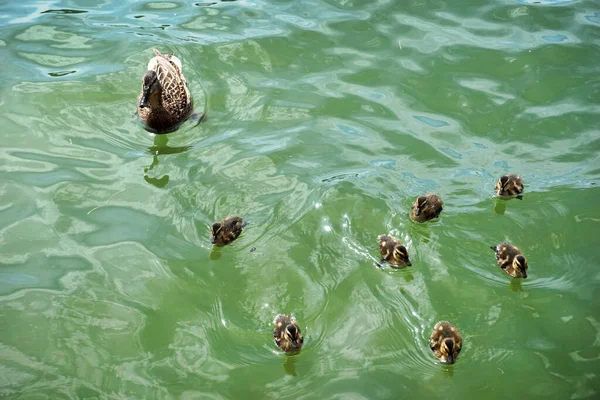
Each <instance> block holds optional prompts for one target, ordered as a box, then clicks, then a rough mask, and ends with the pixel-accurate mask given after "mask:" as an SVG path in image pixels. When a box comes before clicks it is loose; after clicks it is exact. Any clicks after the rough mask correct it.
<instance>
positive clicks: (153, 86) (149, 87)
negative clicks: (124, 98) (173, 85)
mask: <svg viewBox="0 0 600 400" xmlns="http://www.w3.org/2000/svg"><path fill="white" fill-rule="evenodd" d="M160 90H161V87H160V83H159V82H158V76H157V75H156V72H154V71H152V70H148V71H146V73H145V74H144V78H143V79H142V98H141V99H140V108H144V107H148V103H149V102H150V98H151V97H152V95H153V94H154V93H160Z"/></svg>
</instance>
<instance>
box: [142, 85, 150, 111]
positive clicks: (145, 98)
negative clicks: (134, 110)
mask: <svg viewBox="0 0 600 400" xmlns="http://www.w3.org/2000/svg"><path fill="white" fill-rule="evenodd" d="M149 96H150V88H148V89H147V90H144V92H143V93H142V98H141V99H140V108H145V107H148V97H149Z"/></svg>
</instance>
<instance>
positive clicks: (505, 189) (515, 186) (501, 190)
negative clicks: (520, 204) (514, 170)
mask: <svg viewBox="0 0 600 400" xmlns="http://www.w3.org/2000/svg"><path fill="white" fill-rule="evenodd" d="M494 190H495V191H496V194H497V195H498V197H500V198H501V199H503V200H510V199H513V198H517V199H519V200H523V196H522V195H521V193H523V180H522V179H521V177H520V176H519V175H513V174H511V175H502V176H501V177H500V179H498V182H497V183H496V186H495V188H494Z"/></svg>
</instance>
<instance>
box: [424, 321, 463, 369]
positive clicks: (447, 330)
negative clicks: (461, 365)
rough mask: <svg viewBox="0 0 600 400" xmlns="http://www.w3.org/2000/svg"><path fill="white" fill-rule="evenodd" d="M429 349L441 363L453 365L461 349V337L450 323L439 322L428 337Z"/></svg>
mask: <svg viewBox="0 0 600 400" xmlns="http://www.w3.org/2000/svg"><path fill="white" fill-rule="evenodd" d="M429 348H430V349H431V351H433V354H434V355H435V356H436V357H437V358H438V359H439V360H440V361H441V362H443V363H447V364H454V363H455V362H456V359H457V358H458V354H459V353H460V350H461V349H462V336H461V335H460V332H459V331H458V329H457V328H456V327H455V326H454V325H453V324H452V323H450V322H448V321H440V322H438V323H437V324H435V327H434V328H433V332H432V333H431V336H430V337H429Z"/></svg>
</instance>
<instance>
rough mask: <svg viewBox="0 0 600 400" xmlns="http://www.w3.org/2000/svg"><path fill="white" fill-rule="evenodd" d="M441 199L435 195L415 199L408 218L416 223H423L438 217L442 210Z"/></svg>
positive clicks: (430, 194)
mask: <svg viewBox="0 0 600 400" xmlns="http://www.w3.org/2000/svg"><path fill="white" fill-rule="evenodd" d="M442 204H444V202H443V201H442V199H441V197H440V196H438V195H437V194H433V193H429V194H425V195H423V196H419V197H417V199H416V200H415V204H413V206H412V208H411V212H410V216H411V218H412V219H413V220H415V221H417V222H425V221H429V220H430V219H434V218H437V217H439V216H440V213H441V212H442V210H443V207H442Z"/></svg>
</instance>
